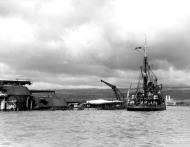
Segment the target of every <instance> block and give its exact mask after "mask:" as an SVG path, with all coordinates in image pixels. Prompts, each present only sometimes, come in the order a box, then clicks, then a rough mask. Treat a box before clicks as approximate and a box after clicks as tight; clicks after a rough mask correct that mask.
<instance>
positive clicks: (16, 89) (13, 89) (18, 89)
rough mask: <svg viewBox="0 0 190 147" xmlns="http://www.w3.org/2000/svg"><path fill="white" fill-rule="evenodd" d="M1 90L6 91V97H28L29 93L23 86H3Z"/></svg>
mask: <svg viewBox="0 0 190 147" xmlns="http://www.w3.org/2000/svg"><path fill="white" fill-rule="evenodd" d="M2 88H3V89H6V92H5V93H6V94H8V95H30V91H29V90H28V88H27V87H25V86H13V85H4V86H2Z"/></svg>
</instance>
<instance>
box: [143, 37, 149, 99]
mask: <svg viewBox="0 0 190 147" xmlns="http://www.w3.org/2000/svg"><path fill="white" fill-rule="evenodd" d="M146 49H147V45H146V39H145V45H144V63H143V64H144V65H143V66H144V75H143V90H144V96H143V103H144V99H145V98H146V97H147V96H148V90H147V82H148V75H147V70H148V58H147V52H146Z"/></svg>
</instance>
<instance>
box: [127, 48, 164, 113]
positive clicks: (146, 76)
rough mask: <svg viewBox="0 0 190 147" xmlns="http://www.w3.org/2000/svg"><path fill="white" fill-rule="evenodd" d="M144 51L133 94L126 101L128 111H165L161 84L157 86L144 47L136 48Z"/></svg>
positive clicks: (156, 80)
mask: <svg viewBox="0 0 190 147" xmlns="http://www.w3.org/2000/svg"><path fill="white" fill-rule="evenodd" d="M135 49H136V50H138V49H142V50H143V51H144V60H143V66H141V68H140V69H141V72H140V76H139V81H138V84H137V88H136V91H135V94H134V95H132V97H131V98H128V100H127V110H128V111H161V110H166V102H165V98H164V96H163V94H162V84H160V85H159V84H158V79H157V77H156V75H155V74H154V73H153V71H152V70H151V67H150V65H149V63H148V57H147V55H146V45H145V46H144V47H137V48H135Z"/></svg>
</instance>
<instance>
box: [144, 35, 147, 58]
mask: <svg viewBox="0 0 190 147" xmlns="http://www.w3.org/2000/svg"><path fill="white" fill-rule="evenodd" d="M146 49H147V37H146V35H145V41H144V56H145V57H147V53H146Z"/></svg>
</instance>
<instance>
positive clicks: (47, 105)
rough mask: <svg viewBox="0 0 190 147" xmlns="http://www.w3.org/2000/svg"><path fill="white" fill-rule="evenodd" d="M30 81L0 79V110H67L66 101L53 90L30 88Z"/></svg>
mask: <svg viewBox="0 0 190 147" xmlns="http://www.w3.org/2000/svg"><path fill="white" fill-rule="evenodd" d="M31 84H32V82H31V81H23V80H15V81H14V80H0V110H1V111H27V110H67V109H70V108H69V107H68V104H67V102H66V101H65V99H64V98H62V97H58V96H57V95H56V94H55V91H53V90H30V89H28V87H27V86H26V85H31Z"/></svg>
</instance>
